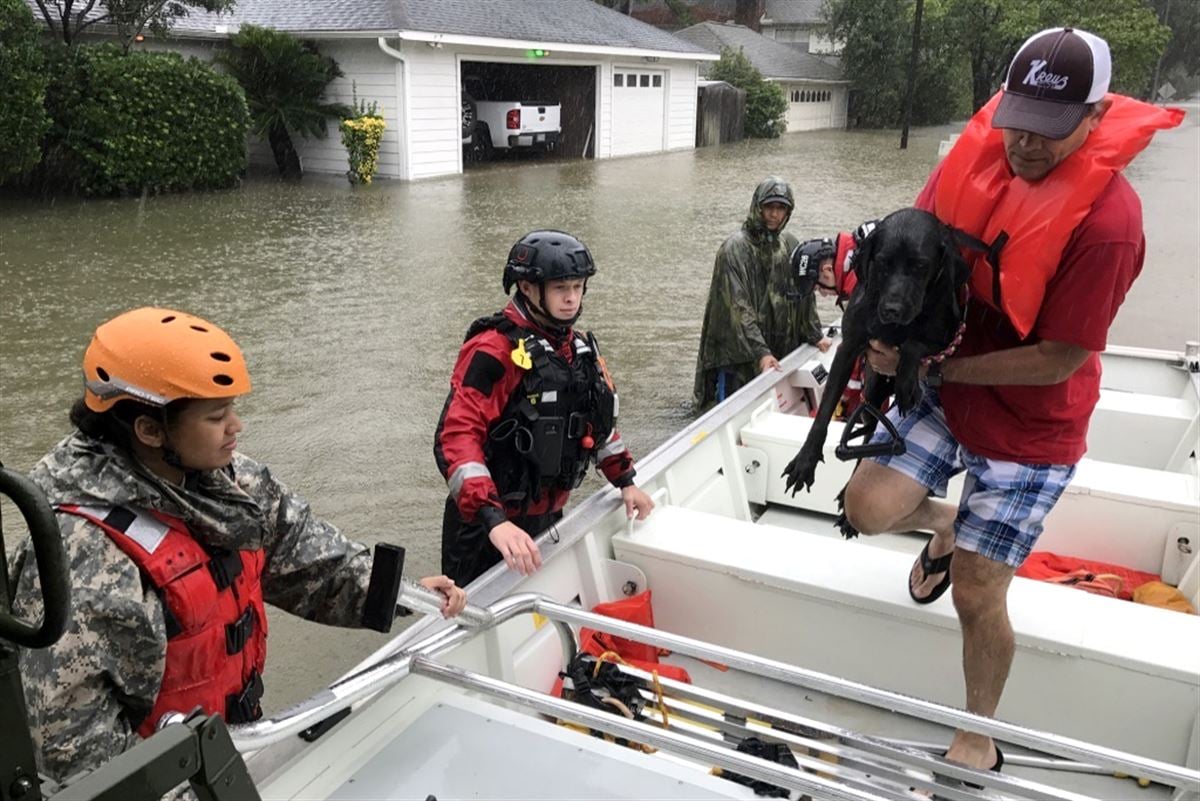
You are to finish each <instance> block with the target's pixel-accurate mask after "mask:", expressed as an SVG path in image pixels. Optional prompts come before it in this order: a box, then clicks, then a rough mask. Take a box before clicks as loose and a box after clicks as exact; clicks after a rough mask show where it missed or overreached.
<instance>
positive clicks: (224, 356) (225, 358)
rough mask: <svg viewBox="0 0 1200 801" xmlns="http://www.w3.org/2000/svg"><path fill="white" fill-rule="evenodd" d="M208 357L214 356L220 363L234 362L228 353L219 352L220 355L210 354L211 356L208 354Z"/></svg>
mask: <svg viewBox="0 0 1200 801" xmlns="http://www.w3.org/2000/svg"><path fill="white" fill-rule="evenodd" d="M208 355H209V356H212V357H213V358H214V359H216V360H217V361H219V362H228V361H232V360H231V359H230V358H229V354H228V353H219V352H218V353H210V354H208Z"/></svg>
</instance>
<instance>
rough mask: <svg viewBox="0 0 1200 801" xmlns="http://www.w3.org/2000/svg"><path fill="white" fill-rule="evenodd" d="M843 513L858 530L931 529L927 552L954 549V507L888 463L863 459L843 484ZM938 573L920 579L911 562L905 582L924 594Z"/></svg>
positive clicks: (917, 568) (917, 566) (937, 553)
mask: <svg viewBox="0 0 1200 801" xmlns="http://www.w3.org/2000/svg"><path fill="white" fill-rule="evenodd" d="M845 505H846V517H847V518H848V519H849V521H850V524H851V525H853V526H854V527H855V528H857V529H858V530H859V532H860V533H862V534H882V533H884V532H892V531H932V532H933V539H932V540H930V542H929V556H930V558H932V559H937V558H938V557H940V556H945V555H946V554H948V553H950V552H951V551H953V550H954V519H955V518H956V517H957V515H958V510H957V509H955V507H953V506H951V505H950V504H948V503H943V502H940V501H934V500H931V499H930V498H929V491H928V490H926V489H925V487H923V486H921V485H920V484H918V483H917V482H916V481H913V480H912V479H911V478H909V477H908V476H906V475H904V474H903V473H900V472H898V471H896V470H893V469H891V468H890V467H884V466H882V465H879V464H876V463H875V462H868V461H864V462H862V463H861V464H859V466H858V469H857V470H855V471H854V476H853V477H852V478H851V479H850V483H849V485H847V487H846V504H845ZM942 576H943V574H942V573H931V574H929V575H928V576H925V577H924V580H921V581H920V583H919V584H918V583H917V582H918V580H920V579H921V566H920V563H919V562H918V563H917V564H915V565H914V566H913V572H912V574H911V575H910V576H909V583H910V584H911V585H912V588H913V592H914V593H916V594H917V595H918V596H925V595H928V594H929V593H930V592H931V591H932V590H933V588H934V587H936V586H937V585H938V582H939V581H941V580H942Z"/></svg>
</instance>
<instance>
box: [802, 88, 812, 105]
mask: <svg viewBox="0 0 1200 801" xmlns="http://www.w3.org/2000/svg"><path fill="white" fill-rule="evenodd" d="M811 99H812V98H811V97H810V96H809V93H808V90H807V89H805V90H804V91H803V92H801V93H800V102H801V103H807V102H808V101H809V100H811Z"/></svg>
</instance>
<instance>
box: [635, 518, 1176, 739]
mask: <svg viewBox="0 0 1200 801" xmlns="http://www.w3.org/2000/svg"><path fill="white" fill-rule="evenodd" d="M613 548H614V551H615V555H616V558H617V559H618V560H619V561H622V562H628V563H631V564H633V565H636V566H637V567H639V568H640V569H641V570H643V571H644V572H645V574H646V576H647V580H648V582H649V587H650V589H651V590H653V592H654V614H655V621H656V625H658V626H659V627H660V628H663V629H667V630H670V631H676V632H678V633H681V634H687V635H691V636H697V637H703V638H704V639H707V640H710V641H714V642H721V643H723V644H726V645H729V646H730V647H734V648H738V647H746V648H750V647H752V646H753V644H754V643H759V644H760V646H761V643H762V641H763V638H762V636H761V633H754V632H755V631H757V632H761V631H762V630H764V629H765V630H777V631H779V632H781V637H779V638H777V640H776V641H775V642H773V643H772V645H771V652H770V653H767V654H764V655H765V656H770V657H772V658H777V659H783V660H785V661H789V662H793V663H795V664H798V665H801V666H804V667H809V668H813V669H816V670H821V671H824V672H827V673H831V674H834V675H839V676H843V677H845V678H849V679H853V680H857V681H864V682H867V683H876V684H878V683H879V676H880V673H879V670H878V665H879V663H880V661H885V662H887V663H888V665H889V671H888V672H887V674H886V675H887V677H888V680H887V683H886V686H887V687H888V689H892V690H895V691H898V692H904V693H908V694H912V695H917V696H920V697H924V698H929V699H931V700H935V701H939V702H941V703H948V704H952V705H955V706H961V705H962V679H961V674H960V659H961V650H960V649H961V639H960V635H959V628H958V621H957V618H956V615H955V612H954V608H953V605H952V603H951V600H950V593H947V594H946V596H944V597H943V598H942V599H941V600H939V601H937V602H936V603H934V604H931V605H928V606H918V605H916V604H914V603H913V602H912V601H911V599H910V598H909V597H908V592H907V586H906V580H907V576H908V573H909V569H910V567H911V565H912V561H913V559H914V557H915V553H913V554H908V553H900V552H897V551H895V550H890V549H886V548H879V547H874V546H872V545H871V544H870V540H869V538H864V539H859V540H855V541H850V542H846V541H842V540H840V539H836V538H831V537H828V536H825V535H823V534H815V533H809V532H806V531H799V530H794V529H791V528H783V527H779V526H771V525H760V524H755V523H750V522H746V521H736V520H732V519H730V518H728V517H724V516H720V515H715V514H710V513H706V512H698V511H695V510H692V509H686V508H682V507H677V506H671V505H667V504H660V505H659V507H658V508H656V509H655V511H654V514H653V515H652V516H651V517H650V518H649V519H648V520H647V521H645V522H644V523H639V524H637V526H636V527H635V529H634V532H633V534H632V535H628V534H624V535H620V536H618V537H615V538H614V540H613ZM914 551H915V548H914ZM1008 605H1009V614H1010V617H1011V619H1012V623H1013V628H1014V631H1015V633H1016V643H1017V656H1016V660H1015V663H1014V666H1013V672H1012V676H1011V679H1010V688H1015V689H1014V691H1013V693H1012V694H1013V695H1014V696H1015V697H1029V696H1030V695H1032V697H1034V698H1039V697H1040V696H1041V695H1042V693H1039V692H1038V690H1037V688H1038V687H1040V686H1057V687H1072V688H1075V689H1074V690H1073V691H1068V692H1067V693H1066V694H1064V695H1062V696H1061V697H1059V698H1055V699H1045V701H1044V703H1039V704H1033V705H1028V708H1015V709H1014V708H1010V707H1007V706H1002V707H1001V710H1000V716H1001V717H1003V718H1005V719H1008V720H1014V721H1016V722H1022V723H1025V724H1026V725H1036V726H1038V727H1040V728H1046V729H1051V730H1054V731H1060V732H1062V733H1064V734H1070V735H1071V736H1083V735H1084V734H1085V733H1086V734H1087V736H1088V737H1089V738H1091V739H1092V740H1094V741H1097V742H1107V743H1111V744H1117V743H1122V742H1125V740H1124V737H1125V736H1126V732H1127V730H1126V729H1125V727H1126V726H1129V725H1131V720H1132V719H1134V718H1141V719H1143V720H1144V721H1145V726H1144V728H1143V727H1142V726H1140V725H1138V726H1135V727H1134V730H1136V731H1140V732H1142V733H1143V735H1144V736H1145V737H1146V738H1147V739H1146V747H1145V748H1142V747H1138V748H1134V749H1132V750H1135V751H1137V752H1139V753H1145V754H1151V753H1154V754H1156V755H1158V756H1159V757H1160V758H1166V759H1171V760H1174V761H1180V762H1181V761H1182V760H1183V759H1184V758H1185V756H1186V748H1187V741H1188V737H1189V736H1190V732H1191V727H1192V725H1193V721H1194V718H1195V716H1196V710H1197V708H1198V707H1197V704H1198V703H1200V685H1198V684H1197V680H1196V677H1197V675H1200V617H1196V616H1191V615H1185V614H1182V613H1178V612H1170V611H1167V610H1162V609H1157V608H1152V607H1146V606H1142V605H1138V604H1134V603H1132V602H1127V601H1118V600H1114V599H1109V598H1102V597H1099V596H1095V595H1090V594H1088V593H1086V592H1083V591H1080V590H1074V589H1070V588H1064V587H1058V586H1052V585H1048V584H1044V583H1041V582H1037V581H1031V580H1027V579H1021V578H1018V579H1015V580H1014V582H1013V585H1012V587H1011V590H1010V592H1009V604H1008ZM851 631H853V632H858V633H859V634H858V636H856V637H855V638H854V639H850V638H848V637H847V636H846V635H845V634H844V632H851ZM759 650H760V651H761V647H760V648H759ZM1134 686H1136V687H1137V691H1136V692H1132V691H1130V688H1131V687H1134ZM1107 687H1113V688H1116V687H1123V688H1125V690H1124V691H1123V692H1122V693H1121V696H1122V697H1119V698H1118V697H1111V696H1109V695H1107V694H1106V689H1105V688H1107ZM1088 706H1092V707H1095V714H1091V713H1089V712H1087V711H1086V710H1085V711H1081V708H1086V707H1088ZM1066 710H1070V714H1066ZM1068 718H1069V720H1068ZM1150 729H1153V730H1154V733H1150V734H1147V733H1146V732H1147V731H1148V730H1150ZM1126 745H1128V743H1126Z"/></svg>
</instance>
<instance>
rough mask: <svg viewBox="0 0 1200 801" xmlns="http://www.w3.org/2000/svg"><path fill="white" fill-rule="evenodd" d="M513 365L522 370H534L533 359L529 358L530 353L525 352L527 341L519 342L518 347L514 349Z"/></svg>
mask: <svg viewBox="0 0 1200 801" xmlns="http://www.w3.org/2000/svg"><path fill="white" fill-rule="evenodd" d="M509 355H510V356H511V357H512V360H513V364H515V365H516V366H517V367H520V368H521V369H522V370H531V369H533V359H531V358H529V353H528V352H527V351H526V350H525V340H524V339H520V340H517V346H516V347H515V348H513V351H512V353H511V354H509Z"/></svg>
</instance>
